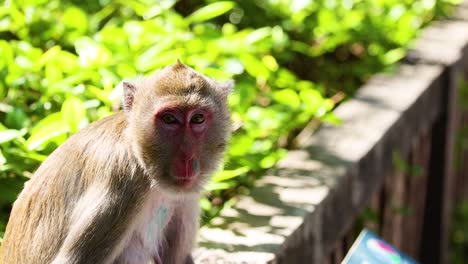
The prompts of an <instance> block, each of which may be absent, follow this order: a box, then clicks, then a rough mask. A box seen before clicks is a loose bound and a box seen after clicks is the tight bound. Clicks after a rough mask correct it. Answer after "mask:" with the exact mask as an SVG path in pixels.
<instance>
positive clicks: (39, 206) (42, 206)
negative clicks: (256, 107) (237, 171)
mask: <svg viewBox="0 0 468 264" xmlns="http://www.w3.org/2000/svg"><path fill="white" fill-rule="evenodd" d="M122 87H123V99H122V105H123V107H122V108H123V109H122V111H120V112H117V113H115V114H113V115H110V116H108V117H105V118H103V119H101V120H98V121H96V122H93V123H91V124H90V125H89V126H87V127H86V128H84V129H83V130H81V131H79V132H78V133H76V134H74V135H72V136H71V137H70V138H69V139H68V140H67V141H65V142H64V143H63V144H62V145H61V146H59V147H58V148H57V149H56V150H55V151H53V152H52V153H51V155H49V157H48V158H47V159H46V160H45V161H44V162H43V163H42V164H41V166H39V168H38V169H37V171H36V172H35V173H34V174H33V176H32V177H31V179H30V180H29V181H28V182H26V183H25V186H24V189H23V190H22V192H21V193H20V194H19V196H18V199H17V200H16V201H15V202H14V204H13V208H12V211H11V214H10V218H9V222H8V224H7V227H6V231H5V236H4V240H3V245H2V249H1V251H0V262H1V263H3V264H17V263H21V264H23V263H24V264H35V263H38V264H42V263H53V264H64V263H67V264H69V263H72V264H78V263H119V264H120V263H122V264H123V263H131V264H134V263H136V264H138V263H156V264H162V263H164V264H173V263H174V264H179V263H193V259H192V257H191V249H192V248H193V247H194V244H195V237H196V232H197V230H198V225H199V214H200V212H199V211H200V210H199V206H198V199H199V196H200V193H201V191H202V190H203V185H204V184H205V183H206V182H207V180H208V179H209V177H210V175H211V174H212V173H214V172H215V171H216V170H217V169H218V168H219V165H220V163H221V161H222V157H223V155H224V152H225V148H226V144H227V141H228V140H229V137H230V112H229V107H228V103H227V96H228V94H229V93H230V92H231V90H232V87H233V83H232V81H228V82H226V83H221V82H217V81H215V80H214V79H210V78H209V77H206V76H205V75H202V74H200V73H198V72H196V71H195V70H194V69H192V68H190V67H189V66H186V65H185V64H183V63H181V62H180V61H179V60H178V61H177V62H176V63H175V64H173V65H169V66H166V67H165V68H163V69H161V70H159V71H156V72H155V73H154V74H152V75H150V76H148V77H139V78H136V79H135V80H132V81H123V82H122Z"/></svg>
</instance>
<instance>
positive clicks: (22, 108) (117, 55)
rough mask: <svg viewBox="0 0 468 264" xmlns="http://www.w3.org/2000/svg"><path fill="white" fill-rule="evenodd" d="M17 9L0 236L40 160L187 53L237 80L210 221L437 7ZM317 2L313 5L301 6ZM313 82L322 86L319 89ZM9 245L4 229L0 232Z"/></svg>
mask: <svg viewBox="0 0 468 264" xmlns="http://www.w3.org/2000/svg"><path fill="white" fill-rule="evenodd" d="M152 3H153V1H150V0H128V1H91V0H87V1H76V0H68V1H67V0H62V1H60V0H49V1H47V0H28V1H7V2H5V3H4V4H3V5H2V6H0V36H1V38H0V54H1V55H2V60H1V61H0V98H1V100H0V209H1V213H0V230H3V228H4V226H5V223H6V221H7V218H8V213H9V211H10V209H11V203H12V202H13V201H14V200H15V198H16V196H17V194H18V192H19V191H20V190H21V188H22V186H23V182H24V181H26V180H27V179H28V178H29V177H30V176H31V175H32V173H33V172H34V171H35V169H36V168H37V167H38V166H39V164H40V163H41V162H42V161H43V160H45V158H46V157H47V155H48V154H50V153H51V152H52V151H53V150H54V149H55V148H56V147H57V146H59V145H60V144H61V143H63V142H64V141H65V140H66V139H67V138H68V137H69V136H70V135H72V134H73V133H75V132H77V131H78V130H79V129H81V128H83V127H84V126H86V125H87V124H88V123H90V122H93V121H95V120H97V119H99V118H102V117H104V116H107V115H110V114H112V113H113V112H115V111H117V110H118V109H119V107H120V101H119V98H120V94H121V91H120V90H118V89H116V88H115V87H116V86H117V84H118V83H119V82H120V81H121V80H122V79H125V78H133V77H135V76H136V75H137V74H138V73H142V74H149V73H151V72H153V71H154V70H156V69H158V68H160V67H163V66H165V65H168V64H172V63H174V62H175V61H176V59H178V58H180V59H181V60H182V61H183V62H184V63H186V64H188V65H191V66H192V67H194V68H195V69H196V70H198V71H200V72H202V73H204V74H206V75H209V76H211V77H213V78H216V79H219V80H223V79H230V78H233V79H235V80H236V90H235V93H234V94H232V96H231V97H230V98H229V103H230V106H231V109H232V111H233V115H232V119H233V122H234V124H235V129H236V131H235V133H234V135H233V138H232V140H231V144H230V147H229V149H228V153H227V157H226V160H225V166H224V168H223V170H221V171H220V172H219V173H217V174H216V175H215V176H214V178H213V181H212V182H211V184H210V185H209V186H208V194H207V196H206V197H205V198H203V199H202V201H201V205H202V208H203V209H204V211H205V215H206V217H205V218H204V220H207V221H208V220H209V219H210V218H211V217H213V216H214V215H216V213H217V212H218V210H219V209H220V208H221V207H222V204H223V202H224V201H226V200H228V199H230V198H231V197H232V196H233V195H235V194H236V193H239V192H244V191H245V190H246V188H245V187H248V186H251V183H252V181H253V179H254V178H255V176H256V175H259V174H260V173H261V172H262V171H264V170H265V169H268V168H270V167H272V166H273V165H274V164H275V162H276V161H277V160H278V159H279V158H281V157H282V156H283V155H284V154H285V152H286V150H285V148H286V147H287V146H289V145H290V143H291V142H292V139H293V138H294V136H295V135H296V134H297V132H298V131H300V129H302V128H303V127H304V126H305V125H306V124H307V123H308V122H309V121H310V120H312V119H313V120H317V121H326V122H334V123H336V122H337V120H336V118H334V116H333V115H332V114H330V111H331V110H332V109H333V107H334V105H335V103H336V100H331V99H327V98H325V97H324V96H323V94H326V95H327V96H331V95H334V94H335V93H336V92H337V91H338V90H344V91H345V92H352V89H355V88H356V87H357V85H358V84H359V83H360V82H362V81H363V80H365V79H366V78H367V77H368V76H369V75H370V74H372V73H373V72H375V71H376V70H381V69H384V68H385V67H386V66H388V65H391V64H392V63H394V62H396V61H398V60H399V59H400V58H402V56H404V51H405V49H406V47H407V45H408V42H409V40H410V39H411V38H413V37H414V36H415V34H416V33H417V31H418V29H419V28H420V27H421V26H423V25H424V24H425V23H427V22H428V21H429V20H430V19H432V18H433V17H434V15H435V14H437V13H440V12H441V10H442V11H443V10H446V8H448V7H449V6H451V3H450V1H449V0H439V1H403V2H401V1H396V0H379V1H359V0H355V1H353V0H350V1H342V2H338V1H328V0H327V1H314V2H312V1H311V2H310V3H309V2H307V1H303V2H301V1H294V0H289V1H288V0H286V1H273V0H271V1H208V0H206V1H179V2H176V1H175V0H162V1H159V2H158V3H159V4H157V5H154V4H152ZM300 3H307V4H300ZM311 80H313V81H314V82H312V81H311ZM0 237H1V235H0Z"/></svg>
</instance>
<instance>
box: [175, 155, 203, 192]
mask: <svg viewBox="0 0 468 264" xmlns="http://www.w3.org/2000/svg"><path fill="white" fill-rule="evenodd" d="M199 167H200V165H199V161H198V159H194V158H189V159H180V160H177V161H176V162H175V164H174V170H175V173H174V174H175V177H174V178H175V182H176V184H177V185H180V186H187V185H191V184H192V183H193V182H194V181H195V179H196V178H197V177H198V175H199V174H200V170H199Z"/></svg>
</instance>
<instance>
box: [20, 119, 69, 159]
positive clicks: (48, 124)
mask: <svg viewBox="0 0 468 264" xmlns="http://www.w3.org/2000/svg"><path fill="white" fill-rule="evenodd" d="M68 132H69V127H68V125H67V124H66V123H65V122H64V121H63V120H62V113H54V114H52V115H49V116H47V117H46V118H44V119H43V120H41V121H40V122H39V123H38V124H37V125H36V127H34V129H33V130H32V131H31V136H30V137H29V138H28V139H27V140H26V146H27V148H28V149H29V150H40V149H41V148H43V147H44V146H46V145H47V143H49V142H55V143H57V144H60V143H63V141H62V140H60V139H61V136H63V135H66V133H68Z"/></svg>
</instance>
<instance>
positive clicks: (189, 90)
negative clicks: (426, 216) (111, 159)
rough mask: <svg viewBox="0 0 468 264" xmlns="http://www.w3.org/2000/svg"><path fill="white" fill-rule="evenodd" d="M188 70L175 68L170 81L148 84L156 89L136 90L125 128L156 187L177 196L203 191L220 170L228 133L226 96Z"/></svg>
mask: <svg viewBox="0 0 468 264" xmlns="http://www.w3.org/2000/svg"><path fill="white" fill-rule="evenodd" d="M173 67H174V66H173ZM184 67H185V66H184ZM189 69H190V68H188V67H186V68H182V69H179V70H177V71H176V72H175V73H177V74H179V76H177V78H174V77H172V78H170V82H169V81H168V80H166V79H164V78H163V77H160V76H158V78H160V79H156V81H154V80H153V82H154V83H153V84H152V85H148V84H146V86H152V87H154V89H151V90H147V91H145V90H141V89H140V87H138V88H137V93H136V96H135V102H134V106H135V107H134V108H133V109H132V112H133V114H131V116H130V117H131V118H130V124H129V127H130V129H131V130H132V131H133V132H131V133H132V134H135V135H136V136H137V137H136V141H137V143H136V144H135V145H136V148H134V149H135V151H136V155H137V157H138V158H139V160H140V162H141V163H143V166H144V168H145V169H146V170H147V171H148V172H149V174H150V175H151V176H152V177H153V179H154V180H155V182H156V184H157V185H159V186H161V187H162V189H163V190H166V191H169V192H172V193H175V194H182V193H194V192H199V191H200V190H201V188H202V185H203V184H204V183H205V182H206V180H207V179H208V177H209V176H210V175H211V173H213V171H214V170H215V169H216V168H217V167H218V165H219V163H220V160H221V158H222V154H223V152H224V148H225V145H226V141H227V138H228V137H229V132H230V131H229V130H230V118H229V112H228V109H227V106H226V98H225V96H224V97H223V95H222V94H221V93H219V90H217V89H219V88H218V87H216V86H215V83H210V82H209V81H206V80H204V79H200V78H201V77H199V75H195V77H194V71H193V70H191V69H190V70H189ZM166 71H167V70H166ZM166 74H174V71H172V72H170V73H166ZM161 78H162V79H163V80H161ZM166 78H167V76H166ZM168 85H170V89H168V88H167V86H168Z"/></svg>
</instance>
